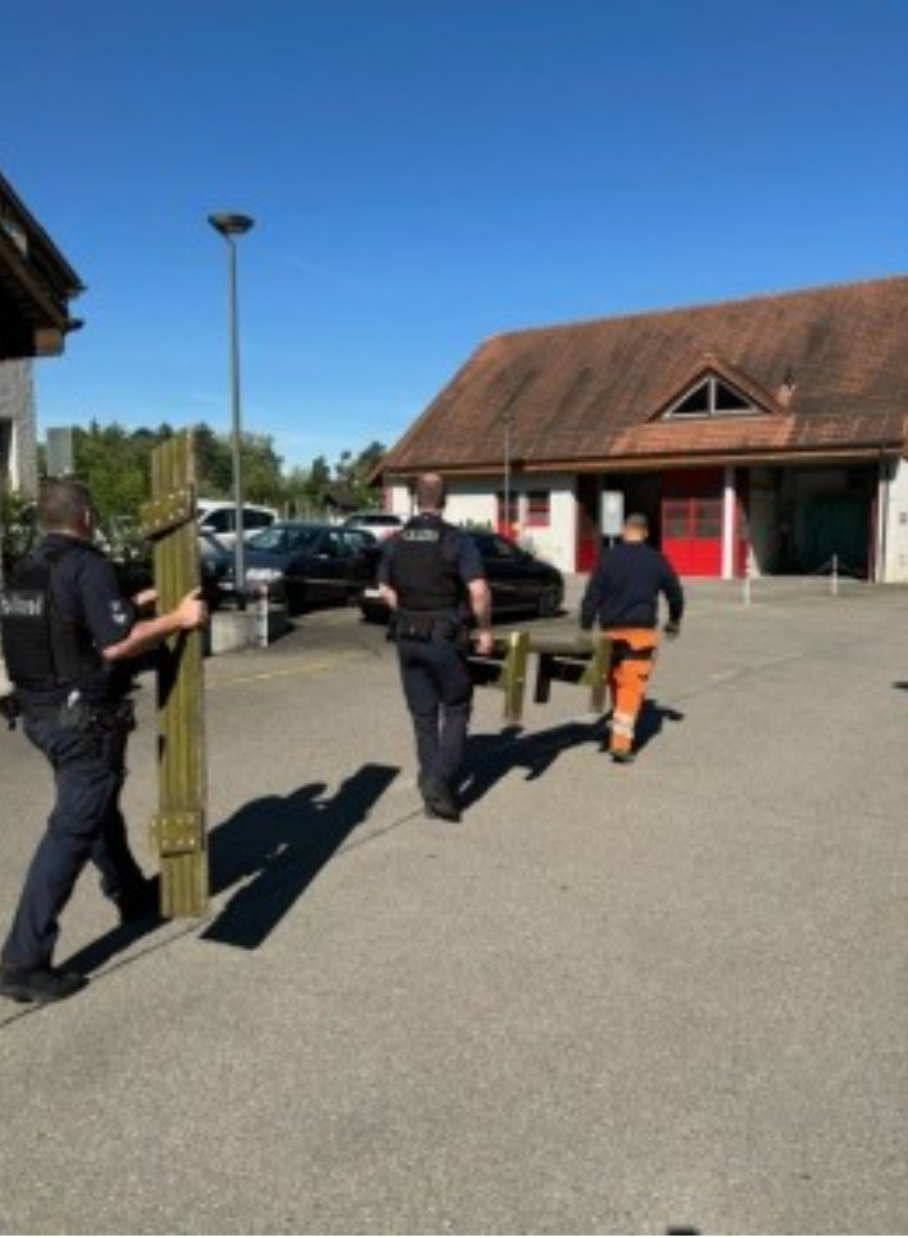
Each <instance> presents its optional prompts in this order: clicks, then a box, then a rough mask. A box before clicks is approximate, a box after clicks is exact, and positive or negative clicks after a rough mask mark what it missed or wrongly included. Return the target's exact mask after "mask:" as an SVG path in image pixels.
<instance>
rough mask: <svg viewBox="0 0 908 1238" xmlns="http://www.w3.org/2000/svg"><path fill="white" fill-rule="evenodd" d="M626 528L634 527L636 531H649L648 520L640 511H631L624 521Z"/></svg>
mask: <svg viewBox="0 0 908 1238" xmlns="http://www.w3.org/2000/svg"><path fill="white" fill-rule="evenodd" d="M624 527H625V528H626V529H636V530H637V532H638V533H649V521H648V520H647V518H646V517H645V516H644V515H643V513H642V512H631V514H630V515H629V516H628V517H627V519H626V520H625V522H624Z"/></svg>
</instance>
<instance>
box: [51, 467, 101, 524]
mask: <svg viewBox="0 0 908 1238" xmlns="http://www.w3.org/2000/svg"><path fill="white" fill-rule="evenodd" d="M92 511H94V503H93V502H92V497H91V491H90V490H89V489H88V486H86V485H85V483H84V482H81V481H75V480H74V479H72V478H70V477H65V478H64V477H51V478H48V479H47V480H45V481H43V482H42V483H41V493H40V495H39V496H38V519H39V520H40V521H41V524H42V525H43V526H44V528H45V529H51V530H54V529H74V528H77V527H78V526H79V525H80V524H81V523H82V521H83V520H84V519H85V517H86V516H87V515H89V514H90V513H91V512H92Z"/></svg>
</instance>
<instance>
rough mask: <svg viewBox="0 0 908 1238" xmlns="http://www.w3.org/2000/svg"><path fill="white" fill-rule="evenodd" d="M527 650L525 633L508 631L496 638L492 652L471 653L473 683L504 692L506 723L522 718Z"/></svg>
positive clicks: (528, 646) (527, 640)
mask: <svg viewBox="0 0 908 1238" xmlns="http://www.w3.org/2000/svg"><path fill="white" fill-rule="evenodd" d="M529 649H530V636H529V633H528V632H511V634H510V635H509V636H508V638H507V640H496V641H495V651H494V653H492V654H491V655H490V656H488V657H484V656H481V655H480V654H473V655H472V656H471V657H470V659H469V662H470V674H471V676H472V679H473V682H474V684H481V685H483V686H484V687H488V688H497V689H499V691H501V692H503V693H504V719H505V722H514V723H519V722H521V721H522V720H523V698H524V695H525V690H526V679H527V657H528V654H529Z"/></svg>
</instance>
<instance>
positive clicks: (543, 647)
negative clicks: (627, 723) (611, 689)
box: [469, 631, 612, 723]
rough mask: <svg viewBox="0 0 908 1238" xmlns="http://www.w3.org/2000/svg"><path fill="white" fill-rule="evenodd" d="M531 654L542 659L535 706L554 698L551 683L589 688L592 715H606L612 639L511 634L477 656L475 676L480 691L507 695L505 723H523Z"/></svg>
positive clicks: (473, 666) (472, 671)
mask: <svg viewBox="0 0 908 1238" xmlns="http://www.w3.org/2000/svg"><path fill="white" fill-rule="evenodd" d="M531 653H535V654H536V655H537V659H538V662H537V667H536V684H535V691H534V697H533V699H534V701H535V702H536V704H539V705H545V704H547V703H548V701H549V699H550V696H551V689H552V683H553V682H554V681H558V682H561V683H572V684H579V685H580V686H582V687H588V688H589V689H590V711H591V712H592V713H600V714H601V713H604V712H605V706H606V697H607V693H608V673H609V667H610V665H611V660H612V642H611V641H610V640H609V639H608V638H607V637H602V636H598V635H597V636H594V637H592V638H589V637H587V638H584V637H563V638H562V637H552V636H543V635H540V636H538V637H537V636H534V635H533V634H531V633H530V632H523V631H519V632H511V633H510V635H509V636H508V637H506V638H500V637H499V638H497V639H496V641H495V649H494V651H493V653H492V654H490V655H489V656H481V655H479V654H473V655H472V656H471V657H470V659H469V662H470V674H471V676H472V679H473V683H474V684H476V685H477V686H479V687H488V688H496V689H498V690H500V691H502V692H504V698H505V699H504V718H505V721H506V722H512V723H519V722H521V721H522V720H523V704H524V697H525V691H526V681H527V664H528V660H529V656H530V654H531Z"/></svg>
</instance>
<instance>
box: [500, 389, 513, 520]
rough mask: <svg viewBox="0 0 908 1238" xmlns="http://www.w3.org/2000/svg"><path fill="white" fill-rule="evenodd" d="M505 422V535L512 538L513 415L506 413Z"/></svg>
mask: <svg viewBox="0 0 908 1238" xmlns="http://www.w3.org/2000/svg"><path fill="white" fill-rule="evenodd" d="M502 420H503V422H504V535H505V537H511V535H512V533H511V420H512V414H511V413H510V412H506V413H505V414H504V415H503V417H502Z"/></svg>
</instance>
